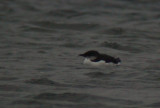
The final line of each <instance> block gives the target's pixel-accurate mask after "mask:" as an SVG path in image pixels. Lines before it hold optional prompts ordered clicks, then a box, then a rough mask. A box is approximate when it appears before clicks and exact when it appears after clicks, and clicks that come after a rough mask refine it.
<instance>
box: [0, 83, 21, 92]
mask: <svg viewBox="0 0 160 108" xmlns="http://www.w3.org/2000/svg"><path fill="white" fill-rule="evenodd" d="M21 90H22V88H21V87H19V86H17V85H8V84H6V85H0V91H21Z"/></svg>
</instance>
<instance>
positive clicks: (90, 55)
mask: <svg viewBox="0 0 160 108" xmlns="http://www.w3.org/2000/svg"><path fill="white" fill-rule="evenodd" d="M79 56H83V57H85V59H84V62H83V63H84V64H89V65H94V66H100V65H108V64H115V65H119V64H120V62H121V60H120V58H115V57H112V56H109V55H107V54H101V53H99V52H98V51H95V50H90V51H87V52H85V53H83V54H80V55H79Z"/></svg>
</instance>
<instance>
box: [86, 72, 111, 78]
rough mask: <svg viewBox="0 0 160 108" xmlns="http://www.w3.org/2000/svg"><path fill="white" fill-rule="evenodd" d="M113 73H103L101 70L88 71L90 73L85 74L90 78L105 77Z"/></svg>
mask: <svg viewBox="0 0 160 108" xmlns="http://www.w3.org/2000/svg"><path fill="white" fill-rule="evenodd" d="M112 74H113V73H108V74H105V73H103V72H90V73H87V74H85V75H87V76H89V77H92V78H103V77H105V78H106V77H107V76H111V75H112Z"/></svg>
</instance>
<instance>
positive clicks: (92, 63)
mask: <svg viewBox="0 0 160 108" xmlns="http://www.w3.org/2000/svg"><path fill="white" fill-rule="evenodd" d="M83 64H87V65H92V66H108V65H114V64H113V63H106V62H105V61H103V60H101V61H98V62H93V61H91V60H90V59H89V58H85V59H84V61H83ZM117 65H120V63H118V64H117Z"/></svg>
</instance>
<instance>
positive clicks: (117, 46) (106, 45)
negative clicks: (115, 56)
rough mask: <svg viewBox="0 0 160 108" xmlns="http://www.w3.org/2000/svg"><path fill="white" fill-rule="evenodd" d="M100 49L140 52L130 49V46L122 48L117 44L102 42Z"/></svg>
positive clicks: (122, 46)
mask: <svg viewBox="0 0 160 108" xmlns="http://www.w3.org/2000/svg"><path fill="white" fill-rule="evenodd" d="M100 46H102V47H108V48H112V49H117V50H122V51H129V52H133V53H134V52H136V53H137V52H140V51H141V50H140V49H137V48H134V47H131V46H124V45H120V44H118V43H117V42H107V41H105V42H103V43H101V45H100Z"/></svg>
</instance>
